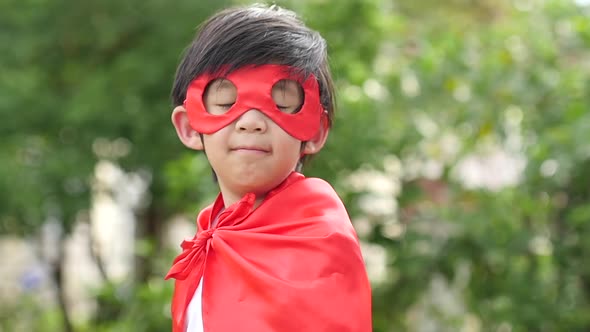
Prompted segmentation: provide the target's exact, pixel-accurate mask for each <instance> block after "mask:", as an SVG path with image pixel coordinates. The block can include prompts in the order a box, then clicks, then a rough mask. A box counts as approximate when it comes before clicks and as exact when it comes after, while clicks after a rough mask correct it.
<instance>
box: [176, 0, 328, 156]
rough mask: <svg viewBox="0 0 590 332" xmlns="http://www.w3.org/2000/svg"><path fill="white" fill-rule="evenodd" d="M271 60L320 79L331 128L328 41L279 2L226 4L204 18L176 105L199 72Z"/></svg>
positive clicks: (185, 62) (179, 75)
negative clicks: (278, 3) (223, 7)
mask: <svg viewBox="0 0 590 332" xmlns="http://www.w3.org/2000/svg"><path fill="white" fill-rule="evenodd" d="M269 63H274V64H281V65H287V66H290V67H293V68H295V69H296V70H298V71H300V73H301V74H303V75H304V76H307V75H309V74H313V75H314V76H315V77H316V78H317V79H318V83H319V88H320V100H321V103H322V106H323V107H324V109H325V110H326V112H327V115H328V127H330V126H331V125H332V121H333V116H334V108H335V100H334V85H333V81H332V77H331V74H330V68H329V64H328V55H327V44H326V41H325V40H324V38H323V37H322V36H321V35H320V34H319V33H318V32H316V31H314V30H311V29H310V28H308V27H307V26H306V25H305V24H304V23H303V22H302V21H301V20H300V19H299V18H298V17H297V15H296V14H295V13H294V12H293V11H290V10H287V9H284V8H281V7H279V6H276V5H272V6H265V5H260V4H256V5H251V6H247V7H233V8H228V9H225V10H222V11H220V12H218V13H217V14H215V15H213V16H212V17H211V18H209V19H208V20H207V21H205V22H204V23H203V24H202V25H201V26H200V27H199V29H198V30H197V34H196V36H195V38H194V40H193V41H192V43H191V44H190V46H189V47H188V48H187V49H186V50H185V53H184V56H183V58H182V60H181V62H180V65H179V66H178V69H177V71H176V78H175V80H174V86H173V88H172V103H173V105H174V106H179V105H182V104H183V103H184V100H185V98H186V91H187V89H188V86H189V84H190V83H191V82H192V81H193V80H194V79H195V77H197V76H199V75H201V74H204V73H218V72H220V71H222V70H225V71H226V72H225V74H227V73H229V72H231V71H233V70H235V69H238V68H241V67H243V66H246V65H263V64H269ZM304 159H305V158H304Z"/></svg>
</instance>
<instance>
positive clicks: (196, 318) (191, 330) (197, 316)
mask: <svg viewBox="0 0 590 332" xmlns="http://www.w3.org/2000/svg"><path fill="white" fill-rule="evenodd" d="M202 284H203V278H202V277H201V281H199V285H198V286H197V289H196V290H195V294H193V298H192V300H191V302H190V303H189V305H188V308H187V310H186V311H187V312H186V332H203V309H202V299H203V289H202V287H201V285H202Z"/></svg>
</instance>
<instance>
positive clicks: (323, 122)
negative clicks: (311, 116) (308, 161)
mask: <svg viewBox="0 0 590 332" xmlns="http://www.w3.org/2000/svg"><path fill="white" fill-rule="evenodd" d="M329 132H330V128H329V127H328V116H327V113H325V112H324V113H323V114H322V117H321V119H320V129H319V130H318V133H317V134H316V135H315V136H314V137H312V138H311V139H310V140H309V141H307V142H305V147H304V148H303V151H302V154H314V153H318V152H320V150H321V149H322V148H323V147H324V144H326V140H327V139H328V133H329Z"/></svg>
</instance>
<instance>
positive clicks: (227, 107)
mask: <svg viewBox="0 0 590 332" xmlns="http://www.w3.org/2000/svg"><path fill="white" fill-rule="evenodd" d="M215 106H217V107H219V108H223V109H226V110H228V109H230V108H231V107H232V106H234V103H231V104H217V105H215Z"/></svg>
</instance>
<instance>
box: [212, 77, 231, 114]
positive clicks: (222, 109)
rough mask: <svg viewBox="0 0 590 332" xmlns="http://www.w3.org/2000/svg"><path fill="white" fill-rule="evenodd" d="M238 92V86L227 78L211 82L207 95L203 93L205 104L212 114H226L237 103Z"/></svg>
mask: <svg viewBox="0 0 590 332" xmlns="http://www.w3.org/2000/svg"><path fill="white" fill-rule="evenodd" d="M237 96H238V91H237V89H236V86H235V85H234V84H233V83H232V82H231V81H229V80H228V79H225V78H218V79H216V80H213V81H211V82H210V83H209V84H208V85H207V88H206V89H205V93H203V104H205V108H206V109H207V112H208V113H210V114H219V115H221V114H224V113H226V112H227V111H228V110H229V109H230V108H231V107H232V106H233V104H234V103H235V102H236V98H237Z"/></svg>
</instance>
